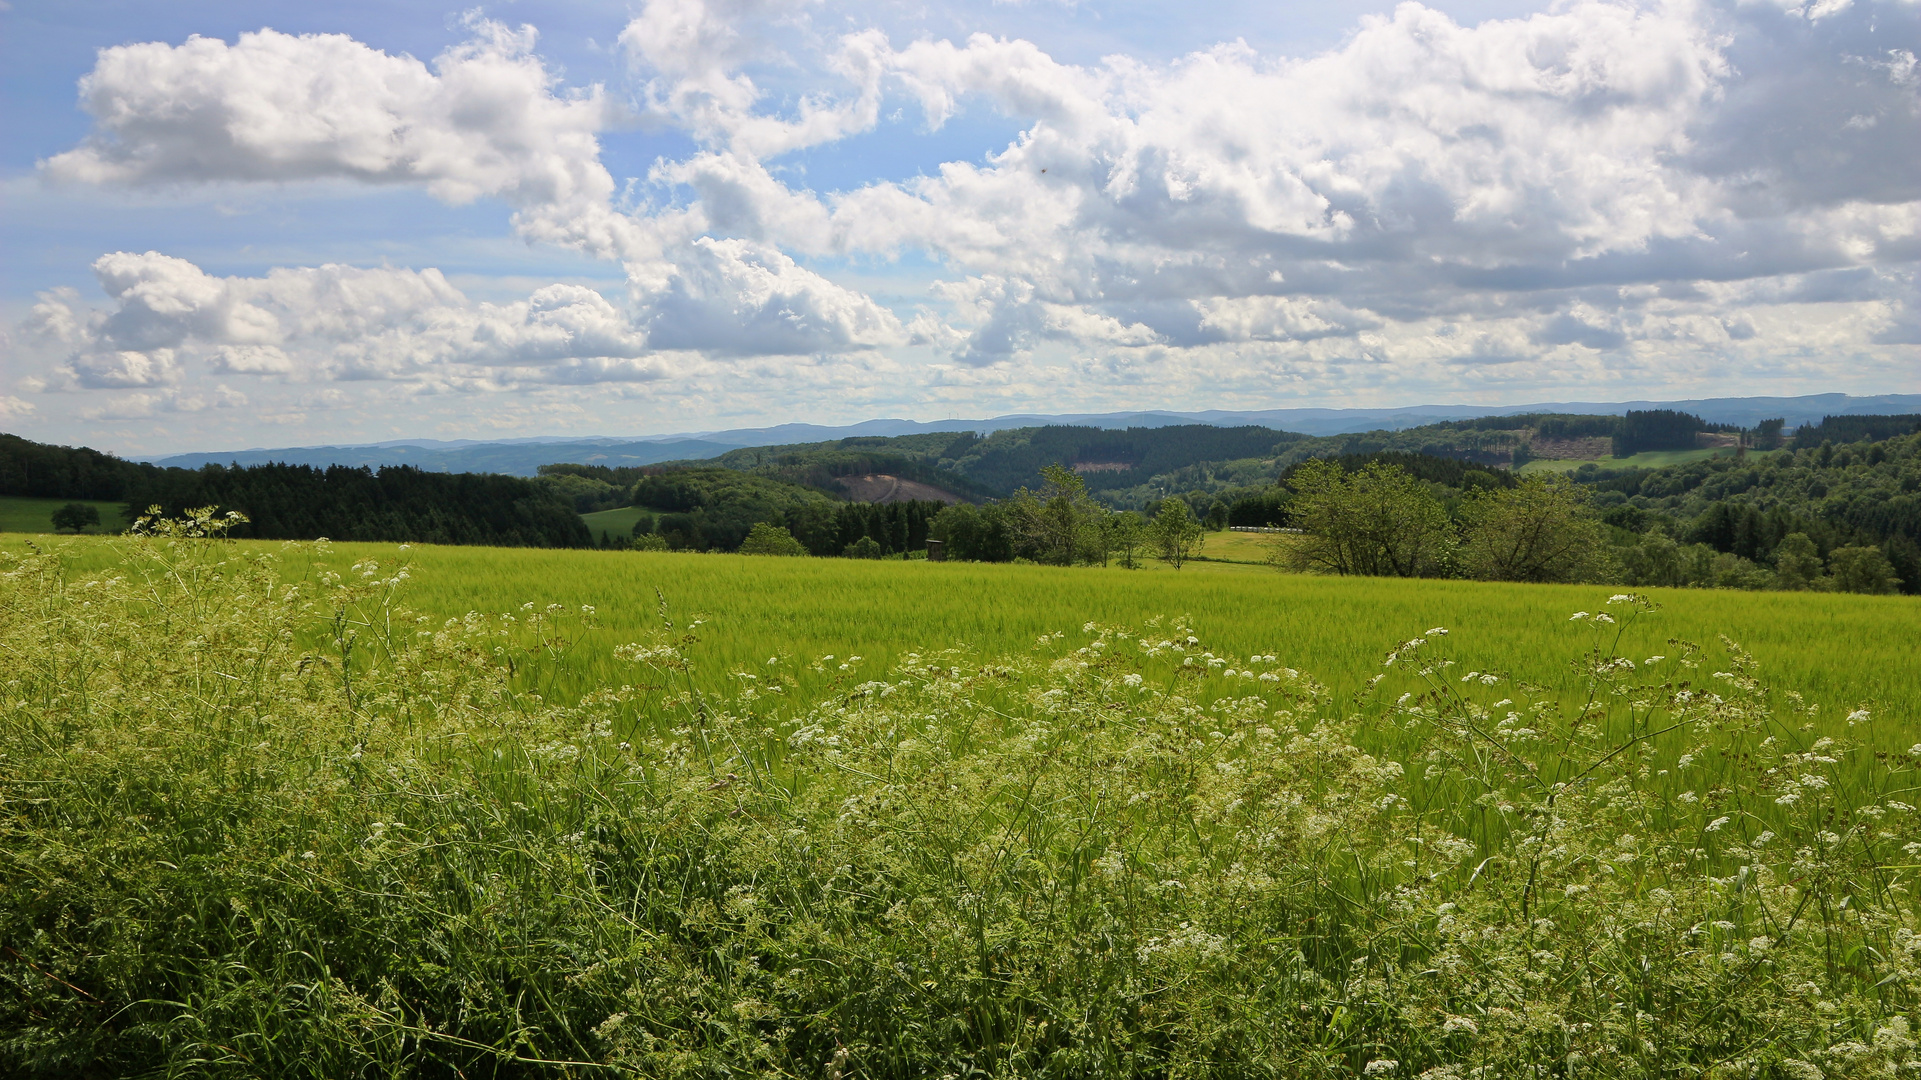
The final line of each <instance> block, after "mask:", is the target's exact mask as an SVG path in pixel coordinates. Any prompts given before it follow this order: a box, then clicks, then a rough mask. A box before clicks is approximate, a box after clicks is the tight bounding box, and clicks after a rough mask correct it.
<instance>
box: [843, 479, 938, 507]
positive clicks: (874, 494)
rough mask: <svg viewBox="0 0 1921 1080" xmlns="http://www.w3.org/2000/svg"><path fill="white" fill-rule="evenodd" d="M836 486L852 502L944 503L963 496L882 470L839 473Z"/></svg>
mask: <svg viewBox="0 0 1921 1080" xmlns="http://www.w3.org/2000/svg"><path fill="white" fill-rule="evenodd" d="M838 483H839V484H840V489H841V490H842V491H844V492H846V493H847V497H848V498H850V499H852V500H854V501H855V502H866V503H897V502H944V503H959V502H966V501H967V500H966V499H963V498H961V497H960V496H959V495H956V494H954V493H953V492H951V491H942V490H941V489H940V488H937V487H935V486H933V485H932V484H923V483H921V482H920V481H918V480H902V479H901V478H900V477H898V476H888V475H887V474H885V473H868V474H866V475H865V476H843V477H841V478H840V480H839V481H838Z"/></svg>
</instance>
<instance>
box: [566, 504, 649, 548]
mask: <svg viewBox="0 0 1921 1080" xmlns="http://www.w3.org/2000/svg"><path fill="white" fill-rule="evenodd" d="M642 514H648V516H649V517H651V516H652V515H651V514H649V513H648V511H646V510H642V509H641V508H640V507H638V506H622V507H617V508H615V509H613V510H598V511H595V512H594V513H591V514H582V515H580V518H581V520H582V521H585V522H586V523H587V529H588V531H589V532H591V533H593V534H594V539H595V540H596V541H598V540H600V539H601V537H602V536H603V535H605V536H611V537H614V538H620V537H626V536H632V535H633V533H634V523H635V522H637V521H639V520H640V518H641V515H642Z"/></svg>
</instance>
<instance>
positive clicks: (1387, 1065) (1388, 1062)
mask: <svg viewBox="0 0 1921 1080" xmlns="http://www.w3.org/2000/svg"><path fill="white" fill-rule="evenodd" d="M1400 1067H1401V1063H1400V1062H1398V1061H1394V1060H1392V1059H1389V1058H1375V1059H1374V1060H1373V1061H1370V1062H1368V1063H1367V1065H1366V1066H1364V1067H1363V1068H1362V1069H1361V1075H1362V1076H1386V1075H1387V1074H1389V1073H1391V1072H1393V1071H1394V1070H1396V1069H1398V1068H1400Z"/></svg>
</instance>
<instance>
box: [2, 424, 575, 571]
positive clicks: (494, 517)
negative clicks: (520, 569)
mask: <svg viewBox="0 0 1921 1080" xmlns="http://www.w3.org/2000/svg"><path fill="white" fill-rule="evenodd" d="M0 495H24V496H32V497H37V498H65V499H97V500H106V501H114V502H121V503H125V504H126V505H127V507H128V518H129V520H131V517H132V516H133V515H136V514H139V513H144V512H145V511H146V510H147V508H148V507H150V506H159V507H160V508H161V510H162V512H163V513H165V514H167V515H170V516H178V515H180V514H182V513H184V512H185V511H187V510H189V509H193V508H197V507H203V506H212V507H215V508H217V509H218V510H220V511H221V512H223V513H224V512H226V511H229V510H236V511H239V512H240V513H242V514H245V515H246V516H247V517H248V519H249V520H248V522H247V523H246V524H244V525H241V526H239V527H238V528H236V529H235V530H234V531H233V535H235V536H242V537H254V538H259V539H269V540H311V539H315V538H318V537H322V536H324V537H328V538H330V539H334V540H392V541H409V542H415V543H433V544H492V545H497V546H502V547H585V546H587V545H588V544H590V543H591V537H590V536H589V534H588V532H587V527H586V525H585V524H584V523H583V522H582V521H581V520H580V517H579V515H578V514H576V513H575V512H574V509H573V507H572V506H571V505H570V504H569V502H568V501H567V500H566V499H564V498H562V497H561V496H560V495H558V494H556V493H555V492H554V491H552V490H551V489H549V488H547V487H543V486H541V485H540V484H537V483H536V482H534V481H531V480H523V479H521V478H519V477H513V476H500V475H494V474H488V473H452V474H449V473H433V472H422V471H420V470H417V469H412V468H408V467H405V466H394V467H389V468H385V469H381V470H379V471H378V472H375V471H374V470H371V469H365V468H346V467H343V466H335V467H333V468H328V469H317V468H314V467H312V466H307V465H252V466H246V467H243V468H227V467H223V466H219V465H208V466H205V467H203V468H199V469H163V468H159V467H157V466H153V465H147V464H144V463H140V462H131V461H125V460H122V459H120V458H117V457H113V456H111V455H108V454H102V453H100V452H98V451H95V450H90V449H87V448H85V447H79V448H73V447H64V446H49V445H46V444H43V443H34V442H29V441H27V440H25V439H20V438H17V437H15V436H12V435H0ZM107 524H109V525H111V524H112V523H107Z"/></svg>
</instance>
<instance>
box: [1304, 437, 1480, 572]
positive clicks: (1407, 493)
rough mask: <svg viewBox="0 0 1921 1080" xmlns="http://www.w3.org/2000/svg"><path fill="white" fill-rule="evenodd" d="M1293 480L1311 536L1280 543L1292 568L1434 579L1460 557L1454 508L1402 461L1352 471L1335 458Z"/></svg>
mask: <svg viewBox="0 0 1921 1080" xmlns="http://www.w3.org/2000/svg"><path fill="white" fill-rule="evenodd" d="M1289 483H1290V484H1291V486H1292V487H1293V488H1294V492H1295V501H1294V503H1293V504H1292V505H1293V508H1294V520H1295V523H1296V524H1297V525H1298V526H1300V528H1301V530H1302V532H1303V533H1304V535H1301V536H1294V537H1289V538H1288V539H1287V542H1284V543H1280V544H1277V545H1275V551H1274V558H1275V561H1277V562H1279V563H1280V564H1281V565H1282V566H1284V567H1286V568H1288V569H1293V570H1303V571H1313V572H1317V573H1324V574H1370V575H1375V576H1381V577H1430V576H1434V575H1438V574H1440V573H1442V572H1444V571H1445V570H1446V569H1447V567H1448V565H1449V563H1450V561H1451V559H1452V557H1453V554H1454V548H1455V537H1454V526H1453V523H1452V522H1450V521H1449V520H1448V517H1447V510H1446V509H1445V508H1444V507H1443V506H1442V505H1441V504H1440V502H1439V500H1437V499H1435V498H1434V496H1433V495H1432V494H1430V493H1429V491H1428V488H1427V485H1426V484H1424V483H1422V482H1421V481H1420V480H1418V479H1416V478H1415V477H1414V476H1412V475H1410V474H1409V473H1408V472H1407V471H1406V470H1404V469H1402V468H1400V467H1398V466H1393V465H1384V464H1382V463H1380V462H1373V463H1370V464H1368V465H1365V466H1363V467H1362V468H1361V469H1360V470H1359V471H1357V472H1354V473H1348V472H1345V471H1344V470H1342V468H1341V467H1340V466H1339V465H1337V464H1335V463H1333V462H1330V461H1310V462H1307V463H1306V464H1304V465H1302V466H1301V467H1300V468H1299V469H1297V470H1296V471H1295V472H1294V475H1293V477H1292V479H1291V480H1290V481H1289Z"/></svg>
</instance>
